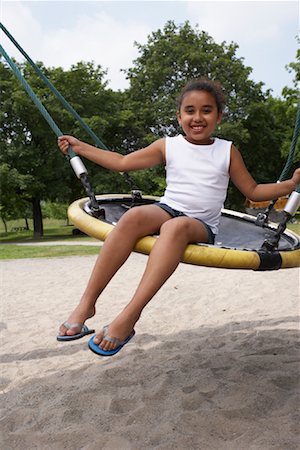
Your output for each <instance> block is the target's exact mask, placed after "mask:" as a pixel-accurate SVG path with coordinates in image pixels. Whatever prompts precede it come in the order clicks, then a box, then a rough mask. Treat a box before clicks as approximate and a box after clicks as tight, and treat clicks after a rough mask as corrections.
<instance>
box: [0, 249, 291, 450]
mask: <svg viewBox="0 0 300 450" xmlns="http://www.w3.org/2000/svg"><path fill="white" fill-rule="evenodd" d="M95 259H96V257H95V256H83V257H65V258H52V259H25V260H24V259H23V260H10V261H2V262H1V297H2V302H1V305H2V307H1V308H2V312H1V343H2V346H1V353H2V358H1V361H2V364H1V387H2V396H1V409H2V411H1V412H2V414H1V422H0V423H1V449H2V450H10V449H14V450H18V449H20V450H27V449H30V450H34V449H42V450H44V449H45V450H48V449H54V450H60V449H72V450H77V449H84V450H99V449H101V450H102V449H103V450H149V449H157V450H171V449H172V450H177V449H178V450H184V449H204V450H214V449H216V450H227V449H229V450H243V449H245V450H246V449H247V450H254V449H255V450H257V449H260V450H266V449H272V450H274V449H276V450H277V449H278V450H283V449H287V450H294V449H295V450H296V449H299V448H300V436H299V431H300V427H299V415H298V412H299V397H297V394H298V393H299V392H298V391H299V368H300V367H299V356H300V354H299V353H300V352H299V339H298V329H299V328H298V313H299V270H298V269H286V270H284V269H282V270H280V271H275V272H253V271H250V270H247V271H239V270H226V269H213V268H205V267H196V266H191V265H184V264H182V265H180V267H179V268H178V269H177V271H176V273H175V274H174V275H173V276H172V277H171V278H170V280H169V281H168V282H167V283H166V284H165V286H164V287H163V288H162V289H161V291H160V292H159V293H158V294H157V295H156V297H155V298H154V299H153V300H152V302H151V303H150V304H149V305H148V307H147V308H146V310H145V311H144V313H143V316H142V318H141V320H140V322H139V323H138V324H137V326H136V336H135V337H134V339H132V340H131V342H130V343H129V344H128V345H127V346H126V347H124V349H123V350H122V351H121V352H120V353H119V354H118V355H116V356H114V357H111V358H101V357H98V356H96V355H95V354H94V353H92V352H91V351H90V350H89V349H88V347H87V341H88V337H85V338H83V339H81V340H79V341H74V342H72V343H59V342H57V341H56V334H57V329H58V325H59V324H60V323H61V322H62V321H63V320H65V319H66V318H67V315H68V313H69V312H70V310H71V309H72V308H73V307H74V306H75V304H76V303H77V301H78V299H79V297H80V294H81V293H82V291H83V289H84V287H85V284H86V282H87V279H88V277H89V274H90V271H91V269H92V266H93V264H94V261H95ZM146 260H147V257H146V256H144V255H138V254H133V255H132V256H131V257H130V259H129V261H128V262H127V264H126V265H125V266H124V267H123V268H122V269H121V270H120V272H119V273H118V274H117V276H116V277H115V278H114V280H113V281H112V282H111V284H110V285H109V287H108V288H107V289H106V291H105V292H104V294H103V296H102V298H101V299H100V300H99V302H98V308H97V314H96V316H95V317H94V318H92V319H90V320H89V321H88V325H89V326H94V327H96V328H97V329H99V328H100V326H102V325H103V324H107V323H109V322H110V321H111V320H112V318H113V317H114V316H115V315H116V314H117V313H118V312H119V310H120V309H121V308H122V307H123V305H125V304H126V303H127V301H128V300H129V298H130V296H131V294H132V293H133V291H134V289H135V286H136V284H137V281H138V279H139V276H140V275H141V273H142V271H143V268H144V266H145V263H146Z"/></svg>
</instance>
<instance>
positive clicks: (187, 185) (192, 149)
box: [160, 135, 232, 234]
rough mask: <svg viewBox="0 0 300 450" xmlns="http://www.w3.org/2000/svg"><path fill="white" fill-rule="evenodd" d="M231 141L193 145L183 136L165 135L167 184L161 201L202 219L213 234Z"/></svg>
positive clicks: (224, 190) (226, 177)
mask: <svg viewBox="0 0 300 450" xmlns="http://www.w3.org/2000/svg"><path fill="white" fill-rule="evenodd" d="M231 144H232V143H231V142H230V141H226V140H224V139H218V138H215V139H214V142H213V143H212V144H210V145H195V144H191V143H190V142H188V141H187V140H186V139H185V138H184V137H183V136H182V135H178V136H175V137H171V138H170V137H166V181H167V187H166V190H165V193H164V196H163V197H161V199H160V201H161V202H162V203H166V204H167V205H169V206H170V207H171V208H173V209H176V210H178V211H181V212H183V213H184V214H186V215H187V216H189V217H195V218H197V219H201V220H203V221H204V222H205V223H206V224H207V225H209V226H210V227H211V230H212V232H213V233H215V234H217V233H218V225H219V220H220V216H221V209H222V207H223V205H224V201H225V198H226V195H227V188H228V182H229V165H230V149H231Z"/></svg>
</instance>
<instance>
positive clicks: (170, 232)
mask: <svg viewBox="0 0 300 450" xmlns="http://www.w3.org/2000/svg"><path fill="white" fill-rule="evenodd" d="M189 229H190V226H189V223H188V221H186V220H180V219H179V218H176V219H172V220H168V221H167V222H165V223H164V224H163V225H162V226H161V228H160V234H161V235H166V236H170V237H172V238H176V237H178V236H182V237H183V236H184V237H186V238H188V234H189Z"/></svg>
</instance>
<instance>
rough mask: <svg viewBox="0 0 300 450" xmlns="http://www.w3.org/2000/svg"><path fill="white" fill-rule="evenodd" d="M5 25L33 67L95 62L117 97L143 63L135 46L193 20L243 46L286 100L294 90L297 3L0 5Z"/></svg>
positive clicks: (9, 48)
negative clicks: (291, 68)
mask: <svg viewBox="0 0 300 450" xmlns="http://www.w3.org/2000/svg"><path fill="white" fill-rule="evenodd" d="M0 15H1V22H2V23H3V25H4V26H5V27H6V28H7V29H8V31H9V32H10V33H11V34H12V35H13V37H14V38H15V40H16V41H17V42H18V43H19V44H20V45H21V47H23V49H24V50H25V51H26V52H27V53H28V54H29V56H30V57H31V58H32V59H33V60H34V61H42V62H43V63H44V64H45V65H46V66H47V67H59V66H61V67H63V68H64V69H69V68H70V66H71V65H72V64H76V63H77V62H79V61H94V62H95V63H96V64H100V65H101V66H102V68H104V69H107V71H108V73H107V77H106V79H107V80H108V81H109V86H110V87H111V88H112V89H114V90H119V89H120V90H124V89H126V87H128V81H127V80H126V77H125V74H124V73H123V72H122V71H121V69H127V68H129V67H132V62H133V60H134V59H135V58H137V57H138V50H137V48H136V47H135V46H134V42H138V43H139V44H145V43H147V37H148V36H149V35H150V34H151V33H152V32H153V31H157V30H158V29H163V27H164V25H165V24H166V22H167V21H169V20H173V21H174V22H175V23H176V24H177V25H179V24H183V23H184V22H185V21H189V22H190V24H191V25H192V26H193V27H194V26H196V25H198V26H199V29H200V30H204V31H206V32H207V33H208V34H209V35H210V36H211V37H212V38H213V39H214V40H215V42H217V43H219V44H220V43H222V42H224V41H225V42H227V43H230V42H232V41H233V42H235V43H236V44H238V46H239V49H238V51H237V56H238V57H243V58H244V64H245V65H246V66H250V67H251V68H252V69H253V71H252V73H251V75H250V78H251V79H253V80H254V81H256V82H260V81H262V82H263V83H264V84H265V86H264V89H265V90H266V89H272V91H273V92H272V94H273V96H276V97H279V96H280V95H281V91H282V89H283V87H285V86H293V83H292V80H293V77H294V74H293V73H289V72H288V71H287V69H286V67H285V66H286V65H287V64H289V63H290V62H292V61H296V53H297V47H298V43H297V35H298V33H299V4H298V1H289V0H286V1H258V0H256V1H255V0H253V1H243V0H240V1H214V0H210V1H202V0H200V1H179V0H178V1H171V0H170V1H158V0H152V1H143V0H140V1H126V0H122V1H114V0H106V1H103V0H101V1H100V0H99V1H98V0H94V1H74V0H69V1H49V0H48V1H43V0H40V1H15V0H1V3H0ZM0 42H1V45H2V46H3V48H4V49H5V51H6V52H7V53H8V54H9V56H11V57H14V58H16V59H17V60H18V61H23V59H24V58H23V57H22V55H20V53H19V52H18V50H16V49H15V48H14V46H13V45H12V44H11V43H10V41H9V40H8V39H7V37H6V36H5V35H4V33H3V32H0Z"/></svg>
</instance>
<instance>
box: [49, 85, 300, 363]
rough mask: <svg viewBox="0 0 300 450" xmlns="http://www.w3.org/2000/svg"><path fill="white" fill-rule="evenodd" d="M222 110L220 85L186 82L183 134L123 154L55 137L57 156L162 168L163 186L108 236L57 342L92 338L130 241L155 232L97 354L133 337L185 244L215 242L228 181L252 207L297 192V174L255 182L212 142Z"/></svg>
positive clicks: (220, 143) (97, 342)
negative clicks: (100, 302) (102, 298)
mask: <svg viewBox="0 0 300 450" xmlns="http://www.w3.org/2000/svg"><path fill="white" fill-rule="evenodd" d="M223 109H224V96H223V91H222V87H221V85H220V84H219V83H218V82H213V81H210V80H207V79H198V80H192V81H191V82H189V83H188V84H187V85H186V86H185V87H184V88H183V90H182V92H181V94H180V97H179V99H178V111H177V119H178V122H179V124H180V125H181V128H182V130H183V133H184V134H183V135H178V136H175V137H172V138H169V137H167V138H163V139H158V140H157V141H155V142H153V143H152V144H151V145H149V146H148V147H146V148H143V149H141V150H138V151H135V152H133V153H130V154H129V155H126V156H123V155H120V154H118V153H115V152H109V151H106V150H101V149H98V148H95V147H93V146H91V145H89V144H86V143H84V142H82V141H79V140H78V139H76V138H74V137H72V136H61V137H59V139H58V145H59V148H60V150H61V151H62V152H63V153H67V149H68V146H69V145H70V146H71V147H72V149H73V150H74V152H75V153H77V154H78V155H79V156H83V157H84V158H87V159H89V160H91V161H93V162H95V163H97V164H99V165H101V166H103V167H105V168H107V169H110V170H115V171H118V172H129V171H132V170H138V169H145V168H149V167H153V166H155V165H157V164H164V165H165V167H166V181H167V187H166V190H165V193H164V196H163V197H162V198H161V199H160V202H159V203H156V204H153V205H145V206H139V207H135V208H132V209H130V210H129V211H128V212H126V213H125V214H124V215H123V216H122V218H121V219H120V221H119V222H118V223H117V225H116V227H115V228H114V230H113V231H112V232H111V233H110V234H109V236H108V238H107V239H106V241H105V243H104V245H103V248H102V250H101V253H100V254H99V256H98V259H97V261H96V264H95V266H94V269H93V272H92V274H91V277H90V280H89V282H88V285H87V287H86V290H85V291H84V293H83V296H82V298H81V300H80V302H79V304H78V306H77V307H76V308H75V310H74V311H73V312H72V313H71V315H70V316H69V318H68V321H67V322H65V323H64V324H62V325H61V327H60V329H59V336H58V337H57V338H58V339H59V340H70V339H74V338H78V337H81V336H83V335H84V334H88V333H89V332H91V331H90V330H88V329H87V327H86V326H85V325H84V323H85V321H86V320H87V319H88V318H90V317H92V316H94V314H95V305H96V301H97V299H98V297H99V295H100V294H101V292H102V291H103V290H104V288H105V287H106V286H107V284H108V283H109V281H110V280H111V278H112V277H113V276H114V275H115V273H116V272H117V270H118V269H119V268H120V267H121V266H122V265H123V264H124V262H125V261H126V259H127V258H128V256H129V255H130V253H131V251H132V249H133V247H134V245H135V243H136V241H137V240H138V239H139V238H141V237H143V236H146V235H149V234H150V235H151V234H158V233H159V238H158V239H157V240H156V243H155V245H154V246H153V248H152V251H151V253H150V255H149V258H148V262H147V266H146V269H145V271H144V274H143V276H142V278H141V280H140V283H139V285H138V287H137V289H136V291H135V293H134V295H133V297H132V299H131V300H130V302H129V303H128V304H127V306H126V307H125V308H124V309H123V311H121V313H120V314H119V315H118V316H117V317H116V318H115V319H114V320H113V321H112V322H111V323H110V325H108V326H105V327H104V328H103V329H102V330H101V331H99V332H98V333H97V334H96V335H95V336H94V337H92V338H91V340H90V344H89V345H90V348H91V349H92V350H93V351H95V352H96V353H98V354H101V355H112V354H115V353H117V352H118V351H119V350H120V349H121V348H122V346H123V345H124V344H126V342H128V341H129V339H131V337H132V336H133V335H134V325H135V324H136V322H137V321H138V319H139V318H140V315H141V313H142V311H143V309H144V307H145V306H146V305H147V303H148V302H149V301H150V300H151V299H152V297H153V296H154V295H155V294H156V292H157V291H158V290H159V289H160V287H161V286H162V285H163V284H164V283H165V281H166V280H167V279H168V278H169V277H170V275H171V274H172V273H173V272H174V270H175V269H176V267H177V266H178V264H179V262H180V260H181V257H182V254H183V252H184V249H185V247H186V246H187V244H189V243H196V242H207V243H214V238H215V235H216V234H217V233H218V223H219V218H220V215H221V208H222V206H223V203H224V200H225V198H226V194H227V187H228V182H229V178H231V180H232V181H233V183H234V184H235V185H236V186H237V188H238V189H239V190H240V191H241V192H242V193H243V194H244V195H245V196H246V197H247V198H249V199H251V200H254V201H263V200H272V199H274V198H278V197H280V196H283V195H287V194H290V193H291V192H292V191H293V190H294V189H295V188H296V186H297V184H298V183H299V182H300V168H299V169H297V170H296V171H295V172H294V174H293V177H292V178H291V179H289V180H286V181H283V182H281V183H271V184H257V183H256V182H255V181H254V179H253V178H252V176H251V175H250V174H249V172H248V170H247V168H246V167H245V164H244V162H243V159H242V157H241V154H240V152H239V151H238V150H237V149H236V147H235V146H234V145H233V144H232V143H231V142H229V141H226V140H223V139H218V138H213V137H212V135H213V133H214V130H215V128H216V126H217V125H218V124H219V123H220V122H221V119H222V112H223Z"/></svg>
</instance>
